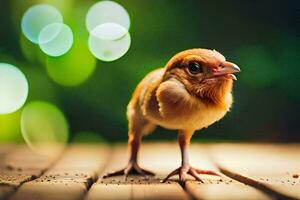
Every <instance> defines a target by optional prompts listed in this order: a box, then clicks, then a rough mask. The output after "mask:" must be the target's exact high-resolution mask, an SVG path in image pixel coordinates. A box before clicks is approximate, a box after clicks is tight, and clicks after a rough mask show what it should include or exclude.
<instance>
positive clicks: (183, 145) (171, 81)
mask: <svg viewBox="0 0 300 200" xmlns="http://www.w3.org/2000/svg"><path fill="white" fill-rule="evenodd" d="M239 71H240V68H239V67H238V66H237V65H236V64H233V63H231V62H227V61H226V59H225V57H224V56H223V55H222V54H220V53H219V52H217V51H216V50H208V49H190V50H186V51H183V52H180V53H178V54H176V55H175V56H174V57H173V58H171V60H170V61H169V62H168V63H167V64H166V66H165V67H164V68H160V69H157V70H154V71H152V72H150V73H149V74H148V75H147V76H146V77H145V78H144V79H143V80H142V81H141V82H140V83H139V84H138V86H137V87H136V89H135V91H134V93H133V95H132V98H131V100H130V102H129V104H128V107H127V117H128V122H129V124H128V129H129V131H128V136H129V137H128V146H129V150H130V155H131V156H130V159H129V162H128V165H127V166H126V167H125V168H124V169H121V170H118V171H116V172H112V173H108V174H107V175H105V176H104V177H110V176H116V175H126V176H127V175H128V174H133V173H135V174H140V175H154V174H153V173H152V172H150V171H147V170H144V169H142V168H140V167H139V165H138V163H137V160H138V152H139V148H140V145H141V140H142V137H143V136H144V135H147V134H149V133H151V132H152V131H153V130H154V129H155V127H156V126H157V125H159V126H162V127H164V128H167V129H175V130H178V142H179V146H180V150H181V157H182V164H181V166H180V167H179V168H177V169H175V170H174V171H173V172H171V173H170V174H169V175H168V176H167V177H166V178H165V179H164V181H166V180H167V179H168V178H170V177H171V176H173V175H176V174H178V175H179V179H180V181H184V180H185V179H186V176H187V174H189V175H191V176H193V177H194V178H195V179H196V180H198V181H202V180H201V178H200V177H199V174H210V175H218V174H217V173H215V172H213V171H209V170H202V169H196V168H194V167H192V166H190V164H189V157H188V148H189V144H190V140H191V137H192V135H193V134H194V132H195V131H196V130H200V129H202V128H206V127H208V126H209V125H211V124H213V123H214V122H216V121H218V120H220V119H221V118H223V117H224V116H225V114H226V113H227V112H228V111H229V110H230V107H231V104H232V101H233V100H232V94H231V91H232V86H233V80H236V77H235V75H233V73H236V72H239Z"/></svg>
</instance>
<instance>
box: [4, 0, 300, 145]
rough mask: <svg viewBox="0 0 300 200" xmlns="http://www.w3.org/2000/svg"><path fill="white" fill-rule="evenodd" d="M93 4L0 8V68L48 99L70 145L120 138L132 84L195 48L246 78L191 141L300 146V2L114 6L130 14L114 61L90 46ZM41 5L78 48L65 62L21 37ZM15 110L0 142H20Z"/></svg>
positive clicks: (197, 0)
mask: <svg viewBox="0 0 300 200" xmlns="http://www.w3.org/2000/svg"><path fill="white" fill-rule="evenodd" d="M96 2H97V1H89V0H22V1H20V0H1V1H0V62H7V63H11V64H14V65H15V66H17V67H19V68H20V69H21V70H22V71H23V72H24V73H25V75H26V77H27V79H28V81H29V85H30V91H29V99H28V100H27V103H28V102H30V101H32V100H43V101H48V102H51V103H53V104H55V105H56V106H58V107H59V108H60V109H61V110H62V111H63V112H64V114H65V116H66V118H67V119H68V121H69V126H70V133H71V135H70V140H71V141H72V140H73V141H74V140H75V141H77V140H78V141H87V142H89V141H101V140H107V141H126V139H127V120H126V115H125V112H126V106H127V103H128V101H129V99H130V96H131V93H132V91H133V90H134V88H135V86H136V85H137V83H138V82H139V81H140V80H141V79H142V78H143V77H144V76H145V75H146V74H147V73H148V72H150V71H151V70H153V69H155V68H157V67H162V66H164V65H165V63H166V62H167V61H168V60H169V59H170V58H171V57H172V56H173V55H174V54H175V53H177V52H179V51H182V50H185V49H188V48H195V47H202V48H210V49H217V50H218V51H220V52H221V53H222V54H224V55H225V56H226V58H227V59H228V60H230V61H232V62H234V63H236V64H238V65H239V66H240V68H241V69H242V72H241V73H240V74H238V81H237V82H236V83H235V86H234V98H235V103H234V106H233V108H232V111H231V112H230V113H229V114H227V116H226V117H225V118H224V119H223V120H221V121H220V122H219V123H216V124H214V125H213V126H211V127H209V128H208V129H205V130H201V131H199V134H195V136H194V141H195V140H199V141H200V140H214V141H215V140H243V141H274V142H297V141H298V142H299V141H300V131H299V129H300V128H299V127H300V126H299V119H300V114H299V113H300V89H299V88H298V87H299V86H300V65H299V60H300V57H299V53H300V49H299V46H300V38H299V33H300V30H299V29H300V25H299V17H300V16H299V7H300V1H297V0H295V1H291V0H287V1H266V0H262V1H250V0H246V1H237V0H227V1H225V0H224V1H202V0H186V1H182V0H153V1H148V0H117V1H116V2H118V3H120V4H121V5H123V6H124V7H125V8H126V10H127V11H128V13H129V15H130V18H131V27H130V34H131V38H132V43H131V48H130V50H129V51H128V52H127V54H126V55H125V56H124V57H122V58H120V59H119V60H116V61H114V62H110V63H106V62H102V61H99V60H96V59H95V58H94V57H93V56H92V55H91V54H90V52H89V51H88V48H87V40H88V31H87V29H86V27H85V15H86V13H87V11H88V8H89V7H90V6H91V5H92V4H93V3H96ZM38 3H48V4H51V5H54V6H55V7H57V8H58V9H59V10H60V11H61V13H62V14H63V17H64V22H65V23H66V24H68V25H69V26H70V27H71V28H72V30H73V33H74V45H73V47H72V49H71V51H70V52H68V53H67V54H66V55H63V56H62V57H59V58H50V57H47V56H46V55H44V54H43V53H42V52H41V50H40V49H39V47H38V46H36V45H33V44H32V43H30V42H29V41H28V40H27V39H26V38H25V37H24V36H23V35H22V33H21V31H20V22H21V17H22V15H23V13H24V12H25V11H26V10H27V9H28V8H29V7H30V6H32V5H34V4H38ZM49 66H54V67H52V68H51V69H49ZM56 68H57V69H56ZM56 70H63V71H64V76H62V77H59V76H56V73H57V71H56ZM53 77H54V78H53ZM87 77H89V78H88V79H87V80H86V81H84V80H85V79H86V78H87ZM62 80H63V81H64V83H65V84H64V85H61V84H60V83H61V81H62ZM20 113H21V110H19V111H18V112H16V113H13V114H10V115H0V141H22V137H21V134H20V128H19V127H20V125H19V120H20ZM175 133H176V132H175V131H167V130H164V129H161V128H158V129H157V130H156V131H155V133H154V134H151V135H149V136H148V137H146V138H145V139H147V140H151V139H166V140H174V139H175V138H176V135H175Z"/></svg>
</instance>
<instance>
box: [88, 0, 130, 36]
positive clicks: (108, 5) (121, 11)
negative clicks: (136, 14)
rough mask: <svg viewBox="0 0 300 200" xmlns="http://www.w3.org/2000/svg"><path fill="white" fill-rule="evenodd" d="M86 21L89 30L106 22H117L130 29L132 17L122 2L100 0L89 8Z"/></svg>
mask: <svg viewBox="0 0 300 200" xmlns="http://www.w3.org/2000/svg"><path fill="white" fill-rule="evenodd" d="M85 23H86V27H87V29H88V31H89V32H91V31H93V30H94V29H95V28H96V27H97V26H99V25H101V24H104V23H116V24H119V25H121V26H123V27H124V28H126V29H127V30H129V27H130V17H129V14H128V12H127V11H126V10H125V8H123V7H122V6H121V5H120V4H118V3H116V2H114V1H100V2H98V3H96V4H94V5H93V6H92V7H91V8H90V9H89V11H88V13H87V15H86V21H85Z"/></svg>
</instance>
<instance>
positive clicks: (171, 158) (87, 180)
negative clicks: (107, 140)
mask: <svg viewBox="0 0 300 200" xmlns="http://www.w3.org/2000/svg"><path fill="white" fill-rule="evenodd" d="M190 157H191V163H192V165H193V166H195V167H198V168H203V169H210V170H216V171H220V173H221V174H222V176H221V177H214V176H208V175H202V178H203V180H204V184H202V183H199V182H197V181H194V180H193V179H192V178H190V179H189V180H187V181H186V182H185V183H184V184H179V183H178V182H177V178H178V177H174V178H173V179H171V180H170V181H168V182H167V183H161V179H162V178H163V177H165V176H166V175H167V174H168V173H169V172H171V171H172V170H173V169H175V168H177V167H178V166H179V164H180V152H179V148H178V146H177V144H176V143H159V142H158V143H146V144H143V146H142V150H141V152H140V158H141V159H140V163H141V166H142V167H145V168H146V169H149V170H151V171H154V172H155V173H156V176H155V177H136V176H130V177H129V178H128V179H126V180H125V179H124V177H122V176H121V177H114V178H108V179H102V178H101V176H102V175H103V174H104V173H105V172H108V171H112V170H115V169H119V168H121V167H123V166H125V164H126V161H127V158H128V155H127V151H126V145H114V146H105V145H71V146H69V147H68V148H67V149H66V150H65V151H64V152H63V153H62V154H60V155H55V156H50V157H46V156H41V155H38V154H35V153H33V152H32V151H30V150H29V149H28V148H26V147H25V146H12V145H1V146H0V199H12V200H27V199H28V200H44V199H45V200H60V199H61V200H75V199H76V200H77V199H78V200H81V199H85V200H96V199H97V200H98V199H105V200H106V199H172V200H173V199H228V200H231V199H237V200H242V199H300V177H299V175H300V145H298V144H294V145H279V144H276V145H274V144H193V145H192V146H191V150H190Z"/></svg>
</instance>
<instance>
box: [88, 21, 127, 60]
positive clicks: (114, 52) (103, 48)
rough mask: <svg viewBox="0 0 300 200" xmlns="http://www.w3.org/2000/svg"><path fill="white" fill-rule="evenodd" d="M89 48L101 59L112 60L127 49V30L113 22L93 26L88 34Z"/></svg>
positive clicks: (120, 55)
mask: <svg viewBox="0 0 300 200" xmlns="http://www.w3.org/2000/svg"><path fill="white" fill-rule="evenodd" d="M88 43H89V49H90V51H91V52H92V54H93V55H94V56H95V57H96V58H98V59H99V60H102V61H107V62H109V61H114V60H117V59H119V58H120V57H122V56H123V55H125V53H126V52H127V51H128V50H129V47H130V43H131V38H130V34H129V32H128V30H127V29H126V28H124V27H123V26H121V25H119V24H115V23H105V24H101V25H99V26H97V27H96V28H94V29H93V30H92V31H91V33H90V36H89V41H88Z"/></svg>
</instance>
